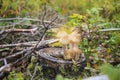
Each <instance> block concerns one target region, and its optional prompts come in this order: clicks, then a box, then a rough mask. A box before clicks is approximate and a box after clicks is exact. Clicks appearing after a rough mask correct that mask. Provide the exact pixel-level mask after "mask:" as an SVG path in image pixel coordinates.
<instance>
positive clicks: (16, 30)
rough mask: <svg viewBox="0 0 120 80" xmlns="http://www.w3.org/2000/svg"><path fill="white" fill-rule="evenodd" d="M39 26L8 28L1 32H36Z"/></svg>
mask: <svg viewBox="0 0 120 80" xmlns="http://www.w3.org/2000/svg"><path fill="white" fill-rule="evenodd" d="M37 29H38V28H37V27H36V28H33V29H15V28H13V29H6V30H2V31H0V32H1V33H0V34H3V33H11V32H17V33H20V32H25V33H32V34H33V33H34V32H35V31H36V30H37Z"/></svg>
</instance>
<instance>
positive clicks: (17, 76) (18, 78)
mask: <svg viewBox="0 0 120 80" xmlns="http://www.w3.org/2000/svg"><path fill="white" fill-rule="evenodd" d="M8 80H24V74H23V73H21V72H15V71H12V72H10V74H9V76H8Z"/></svg>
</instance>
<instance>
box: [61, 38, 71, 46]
mask: <svg viewBox="0 0 120 80" xmlns="http://www.w3.org/2000/svg"><path fill="white" fill-rule="evenodd" d="M59 42H60V43H62V44H64V45H66V44H69V43H70V40H69V37H68V36H63V37H61V38H60V39H59Z"/></svg>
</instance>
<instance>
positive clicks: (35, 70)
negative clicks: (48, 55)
mask: <svg viewBox="0 0 120 80" xmlns="http://www.w3.org/2000/svg"><path fill="white" fill-rule="evenodd" d="M37 66H38V63H36V65H35V69H34V73H33V75H32V77H31V80H33V78H34V77H35V75H36V72H37Z"/></svg>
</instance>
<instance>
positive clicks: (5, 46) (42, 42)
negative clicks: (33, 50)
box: [0, 39, 58, 48]
mask: <svg viewBox="0 0 120 80" xmlns="http://www.w3.org/2000/svg"><path fill="white" fill-rule="evenodd" d="M37 42H38V41H31V42H25V43H17V44H6V45H0V48H7V47H33V46H35V44H36V43H37ZM55 42H58V39H49V40H44V41H41V44H40V45H39V46H45V45H49V44H52V43H55Z"/></svg>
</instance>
